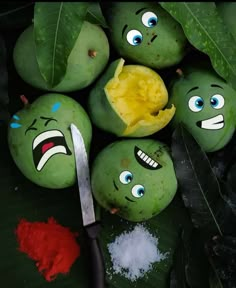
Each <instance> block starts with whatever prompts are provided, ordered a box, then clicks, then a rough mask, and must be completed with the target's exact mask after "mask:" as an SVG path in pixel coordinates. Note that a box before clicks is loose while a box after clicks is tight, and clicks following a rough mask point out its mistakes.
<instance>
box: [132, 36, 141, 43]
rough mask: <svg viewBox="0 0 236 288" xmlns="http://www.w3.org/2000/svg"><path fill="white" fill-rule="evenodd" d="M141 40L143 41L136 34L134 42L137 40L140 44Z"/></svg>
mask: <svg viewBox="0 0 236 288" xmlns="http://www.w3.org/2000/svg"><path fill="white" fill-rule="evenodd" d="M141 41H142V40H141V38H140V37H139V36H136V37H135V38H134V42H135V43H138V44H139V43H141Z"/></svg>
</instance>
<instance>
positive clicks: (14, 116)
mask: <svg viewBox="0 0 236 288" xmlns="http://www.w3.org/2000/svg"><path fill="white" fill-rule="evenodd" d="M12 118H14V119H15V120H20V117H19V116H17V115H13V117H12Z"/></svg>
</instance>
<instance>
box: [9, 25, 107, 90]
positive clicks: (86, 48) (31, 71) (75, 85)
mask: <svg viewBox="0 0 236 288" xmlns="http://www.w3.org/2000/svg"><path fill="white" fill-rule="evenodd" d="M33 33H34V28H33V25H31V26H29V27H27V28H26V29H25V30H24V31H23V32H22V33H21V35H20V36H19V38H18V39H17V41H16V44H15V47H14V50H13V61H14V65H15V68H16V71H17V73H18V74H19V75H20V77H21V78H22V79H23V80H24V81H25V82H26V83H28V84H30V85H31V86H32V87H36V88H39V89H42V90H46V91H53V92H72V91H76V90H81V89H83V88H85V87H87V86H89V85H90V84H91V83H92V82H93V81H95V79H96V78H97V77H98V76H99V75H100V74H101V73H102V71H103V69H104V68H105V66H106V65H107V63H108V60H109V53H110V48H109V42H108V39H107V36H106V34H105V32H104V31H103V30H102V28H101V27H99V26H98V25H95V24H91V23H89V22H87V21H84V23H83V25H82V28H81V31H80V34H79V36H78V38H77V40H76V43H75V45H74V47H73V49H72V51H71V53H70V55H69V57H68V60H67V68H66V73H65V76H64V78H63V79H62V81H61V82H60V83H59V84H58V85H56V86H55V87H53V88H49V87H48V86H47V83H46V81H45V80H44V79H43V76H42V75H41V73H40V70H39V66H38V62H37V58H36V52H35V47H34V46H35V43H34V34H33ZM91 51H92V52H91Z"/></svg>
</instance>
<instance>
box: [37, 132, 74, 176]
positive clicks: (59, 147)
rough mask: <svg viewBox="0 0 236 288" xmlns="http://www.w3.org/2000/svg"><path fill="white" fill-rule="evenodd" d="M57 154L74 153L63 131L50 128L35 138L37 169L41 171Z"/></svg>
mask: <svg viewBox="0 0 236 288" xmlns="http://www.w3.org/2000/svg"><path fill="white" fill-rule="evenodd" d="M55 154H65V155H71V154H72V153H71V151H70V149H69V148H68V146H67V144H66V140H65V136H64V134H63V133H62V132H61V131H59V130H48V131H45V132H42V133H41V134H39V135H38V136H36V137H35V138H34V141H33V159H34V165H35V168H36V169H37V171H41V170H42V169H43V167H44V166H45V164H46V163H47V161H48V160H49V159H50V158H51V157H52V156H53V155H55Z"/></svg>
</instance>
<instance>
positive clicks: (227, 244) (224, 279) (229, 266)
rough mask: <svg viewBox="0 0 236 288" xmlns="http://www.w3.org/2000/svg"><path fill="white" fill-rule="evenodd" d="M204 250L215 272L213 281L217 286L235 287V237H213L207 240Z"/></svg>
mask: <svg viewBox="0 0 236 288" xmlns="http://www.w3.org/2000/svg"><path fill="white" fill-rule="evenodd" d="M206 251H207V253H208V257H209V261H210V263H211V265H212V268H213V271H214V272H215V277H214V282H216V283H217V285H218V287H222V288H223V287H224V288H232V287H235V283H236V274H235V269H236V238H235V237H231V236H224V237H220V236H217V237H213V239H211V240H210V241H208V242H207V244H206ZM214 287H217V286H214ZM212 288H213V287H212Z"/></svg>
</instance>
